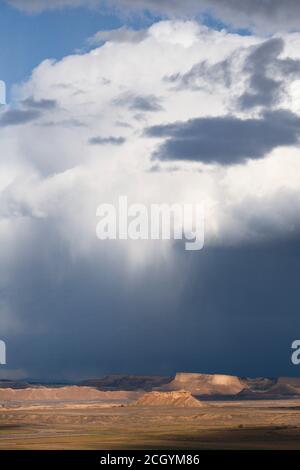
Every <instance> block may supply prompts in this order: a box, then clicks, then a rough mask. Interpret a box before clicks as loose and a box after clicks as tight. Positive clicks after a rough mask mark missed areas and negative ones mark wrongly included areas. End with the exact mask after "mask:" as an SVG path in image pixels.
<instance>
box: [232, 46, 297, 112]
mask: <svg viewBox="0 0 300 470" xmlns="http://www.w3.org/2000/svg"><path fill="white" fill-rule="evenodd" d="M283 50H284V41H283V39H281V38H274V39H270V40H269V41H266V42H264V43H263V44H261V45H258V46H255V47H254V49H253V51H252V52H251V53H250V54H249V56H248V57H247V59H246V61H245V65H244V70H245V72H246V73H247V74H249V76H250V79H249V83H248V90H247V91H246V92H245V93H244V94H243V95H242V96H241V97H240V105H241V107H242V108H243V109H247V108H253V107H255V106H266V107H270V106H273V105H274V104H277V103H278V102H280V100H281V98H282V96H283V93H284V91H285V88H286V85H287V84H288V83H289V79H291V78H292V79H295V78H299V77H300V60H293V59H290V58H289V59H279V58H278V56H279V55H280V54H281V53H282V52H283ZM274 76H275V77H276V76H277V77H276V78H275V79H274V78H273V77H274Z"/></svg>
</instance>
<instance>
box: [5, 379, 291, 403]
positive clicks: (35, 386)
mask: <svg viewBox="0 0 300 470" xmlns="http://www.w3.org/2000/svg"><path fill="white" fill-rule="evenodd" d="M62 389H65V390H68V393H67V394H68V395H70V396H71V397H72V396H77V395H78V396H79V395H80V396H81V397H83V399H85V395H86V396H90V397H91V396H93V397H94V396H95V398H96V397H97V393H95V394H94V393H93V392H92V390H94V391H95V392H122V391H124V392H154V391H156V392H177V391H182V390H184V391H186V392H188V393H190V394H191V395H192V396H194V397H197V398H200V399H208V400H213V399H219V400H220V399H237V400H251V399H253V400H257V399H283V398H290V397H295V398H297V397H299V398H300V377H279V378H265V377H258V378H247V377H238V376H234V375H225V374H201V373H199V374H198V373H185V372H180V373H177V374H176V375H175V376H173V377H165V376H148V375H143V376H139V375H125V374H112V375H108V376H105V377H102V378H99V379H90V380H85V381H82V382H80V383H75V384H70V385H68V386H67V387H66V385H59V384H42V383H41V384H39V383H30V382H29V381H11V380H1V381H0V399H3V400H5V399H7V398H4V397H7V396H8V395H9V394H10V395H11V396H13V395H14V396H16V395H18V394H16V393H15V392H14V391H17V390H24V391H26V390H28V393H27V394H24V393H23V394H19V395H20V396H27V395H28V396H33V397H37V398H36V399H38V397H39V396H41V397H43V396H48V395H49V396H53V397H55V396H57V397H60V396H63V395H64V393H66V391H65V392H63V390H62ZM4 390H6V391H7V392H6V393H3V392H4ZM47 390H49V393H48V394H47V393H46V391H47ZM50 390H53V391H52V392H50ZM55 390H56V392H55ZM59 390H61V392H59ZM9 391H10V392H9ZM88 391H89V392H88ZM85 392H86V393H85ZM87 392H88V393H87ZM98 396H99V397H100V394H99V395H98ZM41 399H42V398H41ZM87 399H88V398H87Z"/></svg>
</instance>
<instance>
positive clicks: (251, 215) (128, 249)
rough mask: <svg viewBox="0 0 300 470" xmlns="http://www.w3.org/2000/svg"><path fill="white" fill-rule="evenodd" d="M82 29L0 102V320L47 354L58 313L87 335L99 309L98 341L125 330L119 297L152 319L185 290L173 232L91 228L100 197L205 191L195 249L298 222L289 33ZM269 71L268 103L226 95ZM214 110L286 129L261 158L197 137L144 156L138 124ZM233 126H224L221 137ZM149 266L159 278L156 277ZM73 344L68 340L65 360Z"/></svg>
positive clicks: (156, 144)
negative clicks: (193, 148)
mask: <svg viewBox="0 0 300 470" xmlns="http://www.w3.org/2000/svg"><path fill="white" fill-rule="evenodd" d="M105 39H106V40H107V42H105V44H102V42H103V40H105ZM97 41H100V44H101V45H100V46H99V47H96V48H95V49H92V50H91V51H90V52H88V53H83V54H78V55H71V56H68V57H65V58H64V59H62V60H60V61H58V62H55V61H50V60H45V61H44V62H43V63H41V64H40V65H39V66H38V67H37V68H36V69H35V70H34V71H33V73H32V76H31V77H30V79H29V80H28V81H27V82H26V83H24V84H22V85H20V86H19V87H17V88H16V89H15V96H14V105H10V106H8V107H7V108H4V109H2V110H1V116H0V134H1V139H0V154H1V155H2V156H4V157H5V158H4V157H3V158H2V159H1V160H0V191H1V194H0V243H1V247H2V249H1V251H0V266H1V269H0V288H1V292H3V293H4V295H3V298H2V304H1V309H2V312H4V313H5V314H4V315H2V316H1V317H0V328H1V331H2V334H3V335H4V334H7V335H10V337H11V338H12V337H13V335H16V336H18V335H19V333H20V331H22V332H23V335H24V334H25V333H26V334H28V335H29V334H35V335H40V336H43V335H44V336H45V335H46V333H47V334H48V333H49V334H50V335H51V332H55V335H58V337H57V336H55V344H56V342H57V343H58V344H59V345H60V347H61V354H62V355H63V354H65V353H64V348H65V347H66V346H65V338H64V336H63V332H61V330H59V331H58V330H57V329H58V325H59V328H62V329H63V331H70V338H71V339H70V343H72V341H73V343H72V345H73V344H74V342H76V341H77V340H78V341H79V340H80V339H81V337H82V335H83V336H84V335H86V338H88V339H87V340H86V344H91V341H90V337H89V335H91V331H92V330H93V331H94V325H95V318H98V317H99V325H101V328H102V330H101V331H103V337H102V341H103V345H104V346H105V347H107V348H109V343H110V342H111V340H112V341H113V340H114V338H118V334H119V335H120V337H121V338H122V337H123V336H122V334H123V332H124V331H125V330H126V328H127V327H126V325H125V324H124V319H123V317H122V315H123V308H125V307H126V305H127V304H128V310H130V311H128V312H127V315H128V318H129V319H130V321H131V322H132V324H136V322H139V321H141V320H139V318H140V305H143V306H144V309H145V311H146V314H145V318H144V319H143V321H145V322H146V323H145V324H146V325H147V321H148V324H151V325H153V324H154V325H155V321H156V320H155V319H156V318H157V317H156V316H155V315H160V314H161V311H162V310H163V309H164V306H165V305H166V311H167V312H172V311H174V309H176V302H177V299H178V296H180V293H181V291H180V289H183V288H184V282H185V281H184V280H182V276H181V275H180V273H178V266H176V253H178V250H179V249H180V250H184V246H181V247H178V245H176V246H174V245H173V244H172V243H171V242H170V243H169V242H156V241H153V242H146V241H143V242H139V241H137V242H134V241H132V242H130V243H129V242H124V243H117V242H114V241H111V242H108V244H106V242H101V241H99V240H97V238H96V233H95V228H96V223H97V219H96V208H97V206H98V205H99V204H100V203H102V202H116V201H117V199H118V197H119V195H127V196H128V198H129V201H132V202H141V203H143V202H144V203H146V204H150V203H156V202H164V203H173V202H182V203H183V202H187V203H199V202H200V203H202V202H204V204H205V210H206V230H205V235H206V244H207V246H208V247H209V246H210V247H211V246H228V245H231V246H234V247H236V246H240V245H241V244H252V245H253V244H259V243H265V242H270V240H274V239H275V240H278V239H280V240H282V239H286V238H287V237H288V238H290V237H295V236H297V235H298V233H299V222H298V221H299V217H298V214H299V208H300V189H299V188H300V158H299V148H298V145H297V142H296V138H297V135H298V134H297V133H295V132H294V127H295V123H296V127H297V123H298V121H297V119H298V115H299V114H300V100H299V97H300V86H299V81H298V80H297V74H296V72H295V73H294V71H297V67H298V62H297V59H299V52H298V51H299V42H300V35H298V34H291V35H286V36H285V37H284V47H283V48H282V50H281V48H278V42H277V41H273V42H271V43H268V44H267V47H265V46H264V47H263V48H260V46H262V44H264V40H262V39H261V38H259V37H256V36H252V37H241V36H238V35H234V34H227V33H225V32H216V31H211V30H209V29H207V28H205V27H202V26H200V25H199V24H197V23H196V22H193V21H187V22H184V21H173V20H172V21H163V22H159V23H157V24H155V25H153V26H151V27H150V28H149V29H148V30H145V31H144V32H143V34H139V35H135V34H131V32H128V31H126V30H124V29H122V30H119V31H114V32H112V33H111V34H106V37H105V38H104V37H103V36H101V35H97V36H96V37H95V38H93V41H91V42H94V43H97ZM273 46H274V47H275V48H276V49H275V53H273V52H272V51H273V49H272V47H273ZM270 48H271V53H270ZM266 51H267V52H266ZM266 54H267V55H266ZM262 56H263V58H267V65H268V67H265V69H264V71H263V72H264V73H263V74H262V75H261V74H260V75H259V77H258V78H259V80H261V81H262V83H261V81H259V86H258V85H257V83H256V81H255V80H254V81H255V86H254V85H252V84H251V80H252V81H253V76H254V78H255V79H256V78H257V77H256V75H255V74H254V73H253V67H255V64H257V63H258V64H260V62H261V57H262ZM258 59H259V60H258ZM249 63H250V65H251V67H249ZM245 64H246V66H245ZM282 68H284V72H285V73H282ZM292 72H293V73H292ZM268 74H271V78H272V79H276V80H278V81H282V80H284V83H283V85H284V86H280V90H282V94H280V96H278V97H277V95H276V99H274V100H273V101H272V109H269V110H268V112H269V114H268V113H267V111H266V109H265V108H264V103H261V101H259V102H258V105H257V106H254V107H241V106H240V101H239V98H240V96H243V94H244V93H245V92H247V91H250V92H251V93H252V94H257V90H260V89H261V88H262V84H264V83H265V82H264V80H265V79H266V78H269V75H268ZM283 75H284V77H283ZM280 84H281V82H280ZM265 115H266V116H267V117H264V118H263V117H262V116H265ZM227 116H234V120H235V121H236V120H239V121H238V122H239V123H240V124H241V123H243V122H250V124H251V126H252V127H251V129H252V128H253V127H254V129H256V128H257V127H259V125H260V120H263V119H265V121H266V122H267V123H269V122H271V123H273V120H274V119H275V121H276V119H278V116H279V117H280V118H281V117H282V119H284V124H285V126H287V130H288V139H287V140H284V141H283V142H284V144H282V145H280V143H281V142H282V141H281V140H280V138H279V140H278V139H277V137H278V136H275V137H276V139H275V143H274V142H273V136H271V137H270V136H268V138H269V140H270V142H271V144H270V146H268V147H267V151H266V152H265V154H264V155H263V156H260V157H261V158H249V159H247V158H244V156H243V158H242V159H238V160H237V161H235V164H226V165H223V164H222V159H219V160H218V161H217V162H216V161H215V160H213V161H209V162H208V161H207V160H206V161H205V159H203V158H202V156H201V152H203V149H202V148H201V145H200V146H199V152H198V153H197V155H196V157H197V158H192V159H182V160H181V159H180V158H179V159H178V158H176V159H174V160H168V159H162V158H157V159H156V160H153V156H155V155H157V151H158V149H159V148H161V145H163V144H164V142H165V139H166V138H168V137H166V136H165V135H163V133H162V135H161V136H156V137H155V136H153V135H149V129H153V128H154V129H156V130H157V129H158V130H161V129H165V128H167V130H168V131H170V132H171V134H172V131H173V130H174V129H175V130H176V133H179V135H180V136H182V133H184V132H186V129H187V130H188V133H189V132H190V131H192V132H191V133H192V137H193V139H194V137H195V136H194V134H193V132H195V125H196V124H197V125H198V123H199V119H200V122H201V123H202V124H203V123H204V124H205V125H206V124H207V121H206V120H207V119H211V121H209V122H210V123H211V122H212V123H213V124H215V122H217V123H218V126H219V125H220V123H222V122H223V121H222V119H223V118H226V117H227ZM201 119H202V120H201ZM216 119H217V121H216ZM235 121H234V122H235ZM276 122H277V121H276ZM174 123H175V124H174ZM186 123H188V124H186ZM202 124H201V125H202ZM170 125H171V127H170ZM242 125H243V124H242ZM168 126H169V127H168ZM289 126H291V129H292V131H291V132H292V139H290V138H289V135H290V134H289V132H290V127H289ZM209 129H210V130H211V129H212V128H211V125H210V127H209ZM213 129H214V128H213ZM242 129H243V127H242ZM268 129H269V128H268V127H267V130H268ZM196 131H197V127H196ZM176 136H177V134H176ZM183 137H184V138H186V137H187V138H189V137H190V136H189V135H186V134H183ZM225 137H226V136H225ZM237 137H241V136H236V135H234V134H232V135H228V142H227V144H228V145H230V140H231V139H236V138H237ZM244 137H245V136H244ZM246 137H247V136H246ZM279 137H280V136H279ZM223 138H224V136H223ZM284 138H285V135H284ZM293 139H295V141H294V140H293ZM244 140H245V142H246V145H249V139H247V138H245V139H244ZM210 141H211V142H212V143H214V141H216V142H217V141H218V135H217V134H216V135H215V136H214V135H213V134H212V135H210ZM196 142H198V141H196ZM245 142H244V143H245ZM200 144H201V142H200ZM250 144H251V148H253V145H252V143H251V142H250ZM197 145H198V144H197ZM254 146H255V141H254ZM226 152H227V153H228V148H227V149H226ZM198 157H199V158H198ZM250 157H251V155H250ZM204 249H205V248H204ZM195 256H197V255H195ZM194 259H195V258H194ZM149 266H150V267H152V268H155V269H153V270H151V269H150V270H149ZM176 268H177V269H176ZM203 269H204V268H203ZM153 273H154V274H153ZM151 274H153V277H151ZM161 279H163V281H164V282H166V280H167V287H166V288H164V289H162V288H161V285H165V284H163V282H161ZM174 285H175V286H176V289H174ZM82 286H84V288H83V287H82ZM149 286H150V288H149ZM172 286H173V287H172ZM116 289H117V292H118V296H117V297H118V302H119V303H117V300H116V297H115V290H116ZM174 290H175V291H176V295H174V294H173V292H174ZM168 292H172V296H170V297H168V296H167V293H168ZM33 293H34V295H33ZM79 294H80V295H79ZM153 295H154V299H153ZM167 297H168V298H167ZM32 299H33V300H32ZM103 299H104V300H103ZM124 299H125V300H124ZM59 302H61V303H59ZM87 305H88V306H89V307H88V308H87ZM43 309H45V311H46V312H47V313H43V312H44V310H43ZM135 309H136V310H135ZM147 309H148V310H147ZM64 312H66V313H64ZM74 312H75V313H74ZM82 312H84V315H87V317H85V318H84V321H83V320H82V321H81V317H80V315H83V313H82ZM156 312H158V313H156ZM76 315H77V316H76ZM147 315H148V316H147ZM153 315H154V320H153ZM150 317H151V318H150ZM97 321H98V320H97ZM166 321H167V319H166ZM105 322H106V323H105ZM122 322H123V323H122ZM126 322H127V317H126ZM70 324H71V328H70ZM119 324H120V325H122V327H120V329H119V330H117V333H116V332H115V331H116V330H115V329H114V328H115V325H119ZM73 325H75V326H74V329H72V328H73ZM89 325H93V326H92V327H90V326H89ZM103 325H104V326H103ZM143 327H144V326H142V327H141V328H143ZM76 328H77V330H76ZM122 328H123V329H122ZM112 331H114V333H112ZM126 331H127V330H126ZM93 334H95V335H96V333H93ZM60 335H61V336H60ZM110 335H111V336H110ZM25 336H26V335H25ZM44 336H43V337H44ZM19 337H21V336H18V338H19ZM96 339H97V338H94V340H95V342H94V344H96V345H97V342H96ZM49 341H50V340H49ZM53 341H54V340H53ZM115 341H117V339H115ZM197 342H198V339H197ZM130 344H131V343H130ZM104 346H103V355H105V347H104ZM95 348H96V346H95ZM97 348H98V345H97ZM72 353H73V346H72V347H70V354H71V356H70V357H71V359H72V358H73V356H72ZM94 353H95V351H94V350H93V351H90V354H91V355H92V354H94ZM44 354H45V356H47V354H48V351H47V347H46V346H45V350H44ZM64 357H65V356H64ZM32 360H33V359H32V357H30V358H29V359H28V362H30V361H32ZM151 360H152V357H151ZM22 367H23V364H22Z"/></svg>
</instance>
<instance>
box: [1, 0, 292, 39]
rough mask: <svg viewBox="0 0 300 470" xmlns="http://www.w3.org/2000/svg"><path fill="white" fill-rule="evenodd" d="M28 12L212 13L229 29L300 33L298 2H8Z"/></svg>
mask: <svg viewBox="0 0 300 470" xmlns="http://www.w3.org/2000/svg"><path fill="white" fill-rule="evenodd" d="M6 2H7V3H9V4H10V5H12V6H14V7H16V8H19V9H21V10H24V11H26V12H35V13H37V12H40V11H43V10H48V9H55V8H62V7H80V6H87V7H97V8H100V9H103V8H107V7H111V8H115V7H117V8H119V9H121V10H124V9H125V10H126V9H127V10H128V9H130V10H131V11H134V12H138V11H142V10H143V9H148V10H150V11H153V12H155V13H158V14H162V15H165V16H169V17H174V16H177V17H184V18H187V17H193V16H197V15H198V16H199V15H201V14H204V13H212V14H213V15H215V16H216V17H217V18H218V19H220V20H222V21H224V22H225V23H227V24H229V25H233V26H236V27H245V28H250V29H254V30H260V31H261V32H264V33H265V32H266V31H279V30H281V31H291V30H299V22H298V17H299V15H300V4H299V2H298V0H284V1H282V0H272V1H270V0H186V1H185V2H182V0H103V1H102V0H51V2H50V1H48V0H26V1H24V0H6Z"/></svg>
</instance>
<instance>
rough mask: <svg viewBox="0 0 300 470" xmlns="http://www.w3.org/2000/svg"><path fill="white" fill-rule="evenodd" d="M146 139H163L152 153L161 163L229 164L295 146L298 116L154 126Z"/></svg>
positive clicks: (267, 114) (266, 115)
mask: <svg viewBox="0 0 300 470" xmlns="http://www.w3.org/2000/svg"><path fill="white" fill-rule="evenodd" d="M145 135H146V136H148V137H157V138H165V140H164V142H163V143H162V144H161V145H160V146H159V148H158V150H157V151H156V153H155V155H154V156H155V157H156V158H158V159H160V160H195V161H199V162H203V163H219V164H223V165H230V164H234V163H239V162H242V161H244V160H246V159H249V158H253V159H256V158H261V157H263V156H264V155H265V154H267V153H268V152H270V151H271V150H273V149H275V148H276V147H280V146H290V145H297V144H298V140H299V136H300V117H299V116H297V115H295V114H293V113H291V112H289V111H285V110H279V111H272V112H265V113H264V114H263V115H262V117H261V118H248V119H239V118H237V117H233V116H230V115H228V116H220V117H203V118H202V117H201V118H195V119H190V120H189V121H186V122H175V123H173V124H166V125H158V126H153V127H150V128H148V129H146V131H145Z"/></svg>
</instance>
